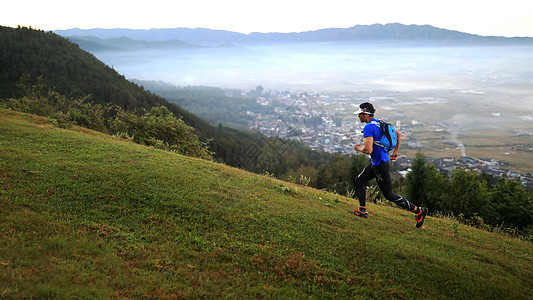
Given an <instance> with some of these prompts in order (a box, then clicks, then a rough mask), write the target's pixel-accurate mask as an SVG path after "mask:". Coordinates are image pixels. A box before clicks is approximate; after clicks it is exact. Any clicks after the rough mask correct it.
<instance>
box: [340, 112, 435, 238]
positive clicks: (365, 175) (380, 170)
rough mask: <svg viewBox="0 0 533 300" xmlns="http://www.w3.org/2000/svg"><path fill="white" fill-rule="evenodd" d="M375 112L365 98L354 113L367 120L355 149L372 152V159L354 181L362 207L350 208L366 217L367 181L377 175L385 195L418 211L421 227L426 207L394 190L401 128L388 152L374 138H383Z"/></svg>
mask: <svg viewBox="0 0 533 300" xmlns="http://www.w3.org/2000/svg"><path fill="white" fill-rule="evenodd" d="M375 112H376V110H375V109H374V106H373V105H372V104H371V103H369V102H365V103H362V104H361V105H359V110H358V111H357V112H356V113H355V114H357V115H358V117H359V120H361V123H366V125H365V127H364V128H363V145H362V146H361V145H359V144H356V145H355V146H354V149H355V151H358V152H362V153H364V154H370V158H371V159H372V162H371V163H370V164H369V165H368V166H366V167H365V168H364V169H363V171H362V172H361V174H359V176H357V178H356V179H355V182H354V185H355V188H356V190H355V195H356V196H357V198H358V199H359V209H356V210H354V211H348V212H349V213H351V214H354V215H356V216H358V217H363V218H366V217H367V216H368V213H367V211H366V187H365V184H366V182H368V181H370V180H372V179H374V178H376V181H377V183H378V186H379V188H380V190H381V192H382V193H383V195H384V196H385V198H386V199H387V200H389V201H392V202H394V203H396V204H397V205H399V206H400V207H402V208H404V209H406V210H409V211H412V212H413V213H415V219H416V227H417V228H420V227H422V224H424V220H425V218H426V215H427V212H428V210H427V208H425V207H417V206H416V205H414V204H412V203H411V202H409V201H407V199H405V198H404V197H402V196H400V195H398V194H395V193H394V192H393V191H392V179H391V176H390V160H391V159H392V160H395V159H397V158H398V149H399V148H400V142H401V136H402V135H401V133H400V132H399V131H398V130H396V135H397V139H398V141H397V144H396V147H395V148H394V149H393V150H392V154H391V155H390V156H389V153H388V152H386V151H385V150H384V149H383V148H382V147H380V146H378V145H376V144H374V141H379V140H380V139H381V131H380V129H379V120H378V119H375V118H374V113H375ZM372 121H375V122H372ZM371 122H372V123H371Z"/></svg>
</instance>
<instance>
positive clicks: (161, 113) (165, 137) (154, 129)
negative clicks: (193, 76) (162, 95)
mask: <svg viewBox="0 0 533 300" xmlns="http://www.w3.org/2000/svg"><path fill="white" fill-rule="evenodd" d="M110 130H111V131H112V132H113V133H115V134H117V135H118V134H121V135H124V134H126V135H128V136H130V137H132V139H133V141H134V142H136V143H139V144H143V145H147V146H152V147H155V148H158V149H163V150H168V151H173V152H176V153H179V154H183V155H188V156H194V157H199V158H203V159H211V152H210V151H209V150H208V148H207V146H206V144H205V143H202V142H201V141H200V140H199V139H198V137H197V136H196V135H195V134H194V133H193V130H194V129H193V128H192V127H190V126H188V125H187V124H185V122H183V120H181V119H178V118H176V117H175V116H174V115H173V114H172V113H171V112H170V111H169V110H168V109H167V108H166V107H164V106H161V107H154V108H152V109H151V110H150V111H149V112H145V113H144V114H143V115H142V116H137V115H135V114H133V113H129V112H125V111H120V112H119V113H118V114H117V116H115V118H114V119H113V120H112V121H111V125H110Z"/></svg>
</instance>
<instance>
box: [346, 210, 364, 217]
mask: <svg viewBox="0 0 533 300" xmlns="http://www.w3.org/2000/svg"><path fill="white" fill-rule="evenodd" d="M348 213H350V214H352V215H356V216H358V217H361V218H366V217H367V216H368V213H367V212H366V211H361V210H359V209H356V210H349V211H348Z"/></svg>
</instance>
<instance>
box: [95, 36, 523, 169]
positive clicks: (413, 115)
mask: <svg viewBox="0 0 533 300" xmlns="http://www.w3.org/2000/svg"><path fill="white" fill-rule="evenodd" d="M92 53H93V54H94V55H95V56H96V57H97V58H98V59H100V60H102V61H103V62H105V63H106V64H108V65H109V66H112V67H113V68H114V69H116V70H117V71H118V72H120V73H121V74H124V75H125V76H126V77H127V78H129V79H138V80H148V81H162V82H165V83H168V84H171V85H174V86H181V87H186V86H212V87H220V88H223V89H243V90H252V89H254V88H255V87H257V86H262V87H264V89H265V90H269V91H279V90H291V91H300V92H308V93H317V94H322V95H323V96H324V97H322V98H328V99H333V100H334V101H333V102H328V103H325V102H324V103H322V102H321V101H320V97H317V98H316V99H317V100H315V102H316V103H318V104H324V105H323V106H322V108H323V111H324V112H328V114H331V115H333V116H336V117H337V118H340V119H342V121H343V123H350V122H351V123H357V122H358V120H357V118H356V117H355V116H354V115H353V114H352V113H351V112H352V110H353V105H358V104H359V103H361V102H363V101H373V102H374V105H375V106H376V107H377V109H378V115H377V116H378V117H381V118H384V119H389V120H390V121H391V122H394V121H400V124H402V127H403V128H402V130H407V131H409V132H410V134H409V139H410V140H411V141H413V142H414V143H411V145H417V147H414V148H415V149H413V151H411V150H410V149H405V150H404V154H405V153H407V154H408V155H409V156H412V155H414V152H416V151H417V150H420V149H422V151H424V152H425V154H426V155H428V156H433V157H446V156H449V157H461V156H473V157H479V158H494V159H498V160H502V161H507V162H510V163H511V164H513V165H514V166H515V167H514V168H515V170H519V171H521V172H525V173H531V169H532V168H533V163H531V161H533V154H532V153H533V151H532V149H533V105H532V103H533V96H532V95H533V71H531V70H533V45H528V44H520V45H516V44H509V45H506V44H496V45H480V44H472V43H457V42H456V41H455V42H449V41H446V42H444V41H440V42H434V41H433V42H428V41H427V40H425V41H421V40H379V41H372V40H359V41H335V42H299V43H287V42H277V43H243V44H233V43H231V44H225V45H222V46H202V47H179V48H178V47H176V48H172V47H170V48H169V47H166V48H149V49H146V48H145V49H139V48H137V49H132V50H114V51H109V50H102V51H92ZM154 92H155V93H157V90H155V91H154ZM335 99H337V100H338V99H342V101H335ZM326 104H327V105H326ZM333 107H334V109H332V108H333ZM185 108H186V107H185ZM193 113H195V112H194V111H193ZM242 113H246V112H242ZM414 124H416V126H415V125H414ZM359 125H360V124H359ZM295 126H298V125H297V124H295ZM406 145H407V140H406ZM450 145H452V147H450ZM453 145H456V146H453ZM457 145H461V146H457ZM344 147H346V146H344ZM511 169H512V168H511Z"/></svg>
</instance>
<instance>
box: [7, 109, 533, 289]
mask: <svg viewBox="0 0 533 300" xmlns="http://www.w3.org/2000/svg"><path fill="white" fill-rule="evenodd" d="M354 205H355V202H354V201H353V200H349V199H347V198H344V197H340V196H337V195H334V194H328V193H324V192H320V191H317V190H314V189H311V188H306V187H303V186H298V185H294V184H290V183H286V182H282V181H278V180H275V179H272V178H270V177H268V176H260V175H256V174H252V173H248V172H245V171H242V170H239V169H234V168H230V167H228V166H225V165H222V164H216V163H212V162H209V161H203V160H199V159H194V158H188V157H184V156H180V155H177V154H174V153H169V152H164V151H159V150H154V149H151V148H147V147H143V146H139V145H136V144H133V143H130V142H128V141H123V140H119V139H117V138H113V137H110V136H107V135H104V134H100V133H96V132H92V131H88V130H84V129H81V128H74V129H72V130H64V129H58V128H55V127H53V126H51V125H49V124H48V123H47V122H46V120H45V119H42V118H39V117H35V116H31V115H24V114H19V113H15V112H12V111H8V110H2V109H0V298H30V297H36V298H47V297H48V298H84V299H90V298H140V297H156V298H166V297H168V298H176V297H177V298H181V297H183V298H185V297H192V298H197V297H208V298H214V297H228V298H462V299H464V298H478V299H483V298H505V299H513V298H514V299H525V298H531V297H533V293H532V290H533V279H532V278H533V261H532V257H533V256H532V255H533V247H532V245H531V244H530V243H527V242H522V241H518V240H513V239H510V238H507V237H503V236H499V235H496V234H493V233H488V232H484V231H480V230H477V229H474V228H470V227H463V226H462V225H460V226H459V228H456V229H454V224H453V221H450V220H443V219H437V218H431V217H430V218H428V220H427V221H426V224H425V225H424V227H423V228H422V229H416V228H415V222H414V218H413V216H412V214H411V213H408V212H405V211H403V210H400V209H398V208H396V207H391V206H381V205H371V206H370V207H369V209H370V217H369V218H368V219H356V218H355V217H354V216H352V215H348V214H346V210H347V209H350V208H353V207H354Z"/></svg>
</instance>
